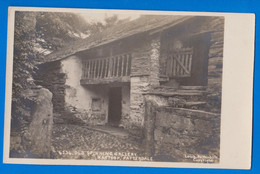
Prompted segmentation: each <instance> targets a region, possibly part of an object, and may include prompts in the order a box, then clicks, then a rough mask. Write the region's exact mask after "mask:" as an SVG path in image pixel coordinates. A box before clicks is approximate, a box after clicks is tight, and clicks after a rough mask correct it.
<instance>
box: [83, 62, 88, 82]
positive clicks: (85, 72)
mask: <svg viewBox="0 0 260 174" xmlns="http://www.w3.org/2000/svg"><path fill="white" fill-rule="evenodd" d="M87 77H88V61H86V60H85V63H84V78H87Z"/></svg>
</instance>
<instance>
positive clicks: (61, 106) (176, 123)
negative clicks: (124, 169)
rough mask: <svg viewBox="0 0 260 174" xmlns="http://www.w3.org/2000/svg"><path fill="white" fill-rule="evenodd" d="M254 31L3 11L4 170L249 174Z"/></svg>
mask: <svg viewBox="0 0 260 174" xmlns="http://www.w3.org/2000/svg"><path fill="white" fill-rule="evenodd" d="M254 23H255V16H254V14H232V13H199V12H169V11H168V12H159V11H131V10H98V9H58V8H28V7H10V8H9V19H8V48H7V49H8V53H7V72H6V74H7V75H6V103H5V104H6V110H5V137H4V162H5V163H20V164H65V165H66V164H70V165H71V164H73V165H112V166H150V167H192V168H200V167H201V168H242V169H249V168H250V166H251V137H252V90H253V60H254Z"/></svg>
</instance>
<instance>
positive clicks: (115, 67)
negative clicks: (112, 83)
mask: <svg viewBox="0 0 260 174" xmlns="http://www.w3.org/2000/svg"><path fill="white" fill-rule="evenodd" d="M130 73H131V54H122V55H117V56H113V57H109V58H97V59H84V60H83V75H82V79H106V78H110V79H111V78H118V77H124V76H130Z"/></svg>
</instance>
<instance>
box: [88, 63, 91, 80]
mask: <svg viewBox="0 0 260 174" xmlns="http://www.w3.org/2000/svg"><path fill="white" fill-rule="evenodd" d="M90 67H91V66H90V61H88V78H89V77H90Z"/></svg>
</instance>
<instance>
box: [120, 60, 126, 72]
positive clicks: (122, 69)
mask: <svg viewBox="0 0 260 174" xmlns="http://www.w3.org/2000/svg"><path fill="white" fill-rule="evenodd" d="M120 57H121V76H124V62H125V56H120Z"/></svg>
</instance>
